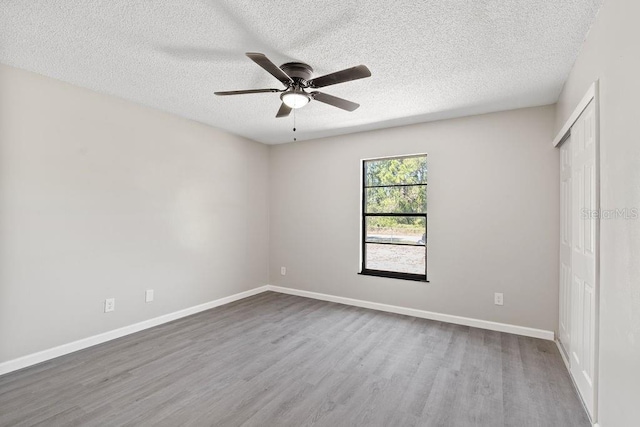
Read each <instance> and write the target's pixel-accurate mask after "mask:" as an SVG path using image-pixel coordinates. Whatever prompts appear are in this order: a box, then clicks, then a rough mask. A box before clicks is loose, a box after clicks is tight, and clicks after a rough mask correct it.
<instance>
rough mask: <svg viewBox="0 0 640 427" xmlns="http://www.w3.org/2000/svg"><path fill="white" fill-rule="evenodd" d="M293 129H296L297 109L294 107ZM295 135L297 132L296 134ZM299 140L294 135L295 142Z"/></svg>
mask: <svg viewBox="0 0 640 427" xmlns="http://www.w3.org/2000/svg"><path fill="white" fill-rule="evenodd" d="M293 131H294V132H295V131H296V109H295V108H294V109H293ZM294 135H295V134H294ZM295 141H297V139H296V138H295V137H294V138H293V142H295Z"/></svg>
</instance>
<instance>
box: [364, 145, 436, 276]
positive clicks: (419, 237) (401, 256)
mask: <svg viewBox="0 0 640 427" xmlns="http://www.w3.org/2000/svg"><path fill="white" fill-rule="evenodd" d="M361 274H367V275H372V276H383V277H393V278H398V279H409V280H421V281H426V280H427V156H426V155H424V154H422V155H414V156H403V157H393V158H382V159H372V160H364V161H363V162H362V269H361Z"/></svg>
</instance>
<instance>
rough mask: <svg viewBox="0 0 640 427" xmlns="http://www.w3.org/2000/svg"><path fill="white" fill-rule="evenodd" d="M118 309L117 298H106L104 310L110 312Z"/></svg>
mask: <svg viewBox="0 0 640 427" xmlns="http://www.w3.org/2000/svg"><path fill="white" fill-rule="evenodd" d="M115 309H116V299H115V298H107V299H106V300H104V312H105V313H109V312H110V311H114V310H115Z"/></svg>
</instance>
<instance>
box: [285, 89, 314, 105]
mask: <svg viewBox="0 0 640 427" xmlns="http://www.w3.org/2000/svg"><path fill="white" fill-rule="evenodd" d="M280 99H282V102H284V103H285V105H287V107H290V108H302V107H304V106H305V105H307V104H308V103H309V101H310V100H311V98H310V97H309V95H307V94H306V93H305V92H303V91H301V90H291V91H287V92H284V93H283V94H282V95H280Z"/></svg>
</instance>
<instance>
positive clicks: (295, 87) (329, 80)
mask: <svg viewBox="0 0 640 427" xmlns="http://www.w3.org/2000/svg"><path fill="white" fill-rule="evenodd" d="M246 55H247V56H248V57H249V58H250V59H251V60H252V61H253V62H255V63H256V64H258V65H259V66H261V67H262V68H264V69H265V70H266V71H267V72H268V73H269V74H271V75H272V76H273V77H275V78H276V79H278V80H280V82H281V83H282V84H283V85H284V86H285V88H284V89H249V90H232V91H226V92H215V94H216V95H220V96H226V95H244V94H249V93H265V92H277V93H280V99H281V100H282V105H281V106H280V109H279V110H278V114H276V117H287V116H288V115H289V114H290V113H291V110H292V109H294V108H301V107H304V106H305V105H307V104H308V103H309V101H311V100H316V101H320V102H323V103H325V104H329V105H333V106H334V107H338V108H342V109H343V110H347V111H354V110H355V109H357V108H358V107H359V106H360V104H356V103H355V102H351V101H347V100H346V99H342V98H338V97H337V96H333V95H329V94H326V93H323V92H318V91H315V90H314V91H310V92H307V90H308V89H317V88H321V87H325V86H330V85H335V84H338V83H344V82H349V81H351V80H358V79H363V78H365V77H370V76H371V71H369V69H368V68H367V67H366V66H365V65H358V66H356V67H352V68H347V69H345V70H342V71H336V72H335V73H331V74H326V75H324V76H320V77H315V78H311V76H312V74H313V68H311V66H309V65H307V64H305V63H303V62H287V63H286V64H282V65H281V66H280V67H278V66H277V65H276V64H274V63H273V62H271V61H270V60H269V58H267V57H266V56H265V55H263V54H262V53H254V52H247V54H246Z"/></svg>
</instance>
